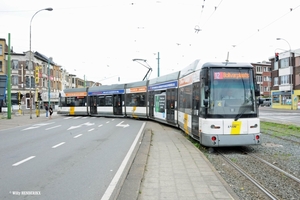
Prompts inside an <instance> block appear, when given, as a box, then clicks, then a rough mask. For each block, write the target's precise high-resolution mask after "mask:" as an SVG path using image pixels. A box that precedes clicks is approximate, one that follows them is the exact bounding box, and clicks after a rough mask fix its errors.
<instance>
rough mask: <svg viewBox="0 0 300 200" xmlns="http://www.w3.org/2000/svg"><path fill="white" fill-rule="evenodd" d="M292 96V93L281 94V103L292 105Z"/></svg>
mask: <svg viewBox="0 0 300 200" xmlns="http://www.w3.org/2000/svg"><path fill="white" fill-rule="evenodd" d="M291 102H292V101H291V96H290V95H281V104H282V105H291Z"/></svg>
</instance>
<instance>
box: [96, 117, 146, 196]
mask: <svg viewBox="0 0 300 200" xmlns="http://www.w3.org/2000/svg"><path fill="white" fill-rule="evenodd" d="M145 124H146V123H143V125H142V127H141V128H140V131H139V133H138V134H137V136H136V137H135V139H134V141H133V143H132V145H131V147H130V149H129V150H128V152H127V154H126V156H125V158H124V160H123V161H122V164H121V165H120V167H119V169H118V171H117V173H116V174H115V176H114V178H113V179H112V181H111V182H110V184H109V186H108V188H107V189H106V191H105V193H104V195H103V196H102V198H101V200H109V199H110V197H111V195H112V193H113V191H114V190H115V187H116V186H117V183H118V181H119V179H120V177H121V175H122V173H123V171H124V169H125V167H126V163H127V162H128V160H129V158H130V156H131V154H132V152H133V150H134V147H135V146H136V144H137V142H138V140H139V138H140V136H141V134H142V131H143V130H144V127H145Z"/></svg>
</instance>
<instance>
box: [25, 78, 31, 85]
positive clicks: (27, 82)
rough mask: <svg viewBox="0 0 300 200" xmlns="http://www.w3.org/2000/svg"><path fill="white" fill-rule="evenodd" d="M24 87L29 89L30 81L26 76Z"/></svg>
mask: <svg viewBox="0 0 300 200" xmlns="http://www.w3.org/2000/svg"><path fill="white" fill-rule="evenodd" d="M25 87H26V88H29V87H30V79H29V76H26V80H25Z"/></svg>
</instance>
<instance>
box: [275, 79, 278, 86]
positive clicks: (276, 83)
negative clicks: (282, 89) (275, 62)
mask: <svg viewBox="0 0 300 200" xmlns="http://www.w3.org/2000/svg"><path fill="white" fill-rule="evenodd" d="M274 85H278V77H274Z"/></svg>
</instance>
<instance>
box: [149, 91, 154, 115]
mask: <svg viewBox="0 0 300 200" xmlns="http://www.w3.org/2000/svg"><path fill="white" fill-rule="evenodd" d="M149 117H150V118H154V91H151V92H150V94H149Z"/></svg>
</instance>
